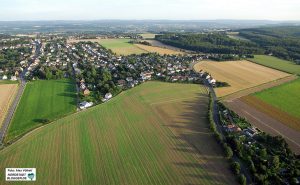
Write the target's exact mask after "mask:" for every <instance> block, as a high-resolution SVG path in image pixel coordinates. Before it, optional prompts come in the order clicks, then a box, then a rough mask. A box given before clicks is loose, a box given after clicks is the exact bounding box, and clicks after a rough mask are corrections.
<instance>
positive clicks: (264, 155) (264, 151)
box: [259, 148, 268, 158]
mask: <svg viewBox="0 0 300 185" xmlns="http://www.w3.org/2000/svg"><path fill="white" fill-rule="evenodd" d="M267 154H268V153H267V149H265V148H263V149H261V150H260V151H259V156H260V157H262V158H266V157H267Z"/></svg>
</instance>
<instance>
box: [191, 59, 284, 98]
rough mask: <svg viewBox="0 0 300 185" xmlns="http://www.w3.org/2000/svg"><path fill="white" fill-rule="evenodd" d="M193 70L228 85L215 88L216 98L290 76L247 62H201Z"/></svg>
mask: <svg viewBox="0 0 300 185" xmlns="http://www.w3.org/2000/svg"><path fill="white" fill-rule="evenodd" d="M194 69H195V70H196V71H200V70H204V71H206V72H208V73H210V74H211V75H212V76H213V77H214V78H215V79H216V80H217V81H222V82H227V83H228V84H229V85H230V86H229V87H220V88H216V89H215V91H216V94H217V96H218V97H224V96H227V95H230V94H233V93H236V92H239V91H241V90H245V89H248V88H253V87H256V86H258V85H262V84H265V83H268V82H271V81H275V80H278V79H281V78H285V77H288V76H290V74H287V73H284V72H281V71H277V70H274V69H271V68H268V67H264V66H261V65H258V64H254V63H252V62H249V61H228V62H214V61H201V62H199V63H197V64H195V65H194Z"/></svg>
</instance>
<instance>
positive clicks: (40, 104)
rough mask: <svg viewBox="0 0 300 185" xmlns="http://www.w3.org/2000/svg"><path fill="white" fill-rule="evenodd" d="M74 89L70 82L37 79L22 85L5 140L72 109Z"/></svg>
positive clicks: (74, 102)
mask: <svg viewBox="0 0 300 185" xmlns="http://www.w3.org/2000/svg"><path fill="white" fill-rule="evenodd" d="M75 92H76V89H75V85H74V83H73V82H72V81H71V80H68V79H64V80H48V81H46V80H40V81H34V82H30V83H28V84H27V85H26V88H25V91H24V93H23V96H22V98H21V100H20V103H19V105H18V108H17V110H16V112H15V114H14V117H13V119H12V122H11V123H10V126H9V129H8V133H7V136H6V138H5V141H9V140H11V139H14V138H15V137H16V136H19V135H22V134H24V133H25V132H27V131H29V130H31V129H33V128H36V127H39V126H41V125H43V124H44V123H45V122H48V121H50V120H53V119H56V118H59V117H61V116H64V115H66V114H68V113H70V112H74V111H75V110H76V93H75Z"/></svg>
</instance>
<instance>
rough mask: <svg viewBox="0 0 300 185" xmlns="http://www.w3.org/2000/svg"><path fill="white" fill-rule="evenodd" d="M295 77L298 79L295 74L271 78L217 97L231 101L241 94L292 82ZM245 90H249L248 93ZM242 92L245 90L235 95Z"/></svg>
mask: <svg viewBox="0 0 300 185" xmlns="http://www.w3.org/2000/svg"><path fill="white" fill-rule="evenodd" d="M297 79H298V76H297V75H290V76H286V77H283V78H279V79H276V80H273V81H269V82H266V83H263V84H260V85H257V86H253V87H249V88H246V89H242V90H240V91H237V92H234V93H231V94H228V95H226V96H222V97H219V99H220V100H221V101H232V100H234V99H238V98H240V97H243V96H248V95H250V94H253V93H257V92H261V91H263V90H266V89H269V88H272V87H277V86H280V85H282V84H285V83H288V82H292V81H294V80H297ZM284 80H287V81H284ZM277 83H279V84H277ZM267 85H272V86H270V87H264V86H267ZM260 87H262V89H259V88H260ZM255 89H259V90H255ZM250 90H253V91H250ZM247 91H249V93H248V92H247ZM243 92H245V94H242V95H240V96H238V97H237V96H235V95H237V94H239V93H243ZM231 96H232V98H230V97H231Z"/></svg>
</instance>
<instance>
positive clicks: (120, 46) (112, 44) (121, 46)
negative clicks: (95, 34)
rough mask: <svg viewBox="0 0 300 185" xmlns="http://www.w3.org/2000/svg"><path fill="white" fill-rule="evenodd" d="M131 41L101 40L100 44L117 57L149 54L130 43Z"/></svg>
mask: <svg viewBox="0 0 300 185" xmlns="http://www.w3.org/2000/svg"><path fill="white" fill-rule="evenodd" d="M129 41H130V39H99V40H98V42H99V43H100V44H101V45H102V46H104V47H105V48H107V49H111V50H112V51H113V52H114V53H116V54H117V55H131V54H141V53H148V52H147V51H145V50H143V49H141V48H139V47H137V46H135V45H134V44H131V43H128V42H129Z"/></svg>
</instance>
